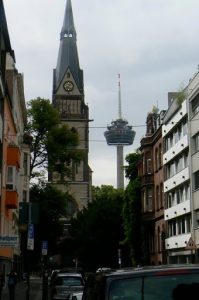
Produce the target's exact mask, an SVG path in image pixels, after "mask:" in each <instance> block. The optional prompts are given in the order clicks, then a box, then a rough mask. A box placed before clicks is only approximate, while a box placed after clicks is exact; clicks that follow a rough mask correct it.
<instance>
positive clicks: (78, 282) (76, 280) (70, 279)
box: [55, 276, 83, 286]
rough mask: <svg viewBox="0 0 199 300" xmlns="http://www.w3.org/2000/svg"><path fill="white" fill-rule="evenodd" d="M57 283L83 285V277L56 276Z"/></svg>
mask: <svg viewBox="0 0 199 300" xmlns="http://www.w3.org/2000/svg"><path fill="white" fill-rule="evenodd" d="M55 285H63V286H82V285H83V284H82V279H81V278H80V277H76V276H60V277H57V278H56V281H55Z"/></svg>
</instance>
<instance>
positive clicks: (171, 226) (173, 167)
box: [162, 93, 192, 263]
mask: <svg viewBox="0 0 199 300" xmlns="http://www.w3.org/2000/svg"><path fill="white" fill-rule="evenodd" d="M181 96H182V95H181ZM168 104H169V107H168V110H167V111H166V113H165V115H164V118H163V125H162V137H163V145H164V147H163V165H164V195H165V211H164V218H165V221H166V225H167V227H166V232H167V236H166V239H165V248H166V250H167V255H168V263H187V262H191V261H192V251H191V250H190V249H187V244H188V242H189V240H190V238H191V224H192V221H191V220H192V214H191V189H190V169H189V148H190V147H189V134H188V109H187V101H186V98H185V97H184V98H182V97H179V93H168Z"/></svg>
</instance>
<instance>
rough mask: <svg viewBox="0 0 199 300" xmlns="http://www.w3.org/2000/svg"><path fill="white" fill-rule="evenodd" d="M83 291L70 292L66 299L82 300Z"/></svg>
mask: <svg viewBox="0 0 199 300" xmlns="http://www.w3.org/2000/svg"><path fill="white" fill-rule="evenodd" d="M82 297H83V291H82V292H77V293H72V294H70V296H69V298H68V300H82Z"/></svg>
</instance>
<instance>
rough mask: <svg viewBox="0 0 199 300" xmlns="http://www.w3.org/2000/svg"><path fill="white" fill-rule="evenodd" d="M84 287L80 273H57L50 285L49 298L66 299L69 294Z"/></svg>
mask: <svg viewBox="0 0 199 300" xmlns="http://www.w3.org/2000/svg"><path fill="white" fill-rule="evenodd" d="M83 289H84V279H83V277H82V275H81V274H80V273H62V272H60V273H57V275H56V277H55V279H54V281H53V283H52V286H51V299H52V300H55V299H56V300H58V299H59V300H61V299H68V297H69V295H70V294H72V293H75V292H81V291H83Z"/></svg>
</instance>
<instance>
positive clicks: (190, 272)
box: [83, 265, 199, 300]
mask: <svg viewBox="0 0 199 300" xmlns="http://www.w3.org/2000/svg"><path fill="white" fill-rule="evenodd" d="M192 295H199V265H183V266H182V265H181V266H180V265H177V266H174V265H173V266H156V267H144V268H134V269H126V270H121V269H120V270H115V271H113V270H112V271H110V270H109V271H106V272H101V273H95V274H93V275H90V276H89V277H88V280H87V283H86V286H85V290H84V294H83V299H84V300H183V299H191V298H192V297H193V296H192Z"/></svg>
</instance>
